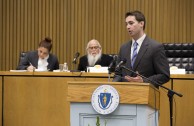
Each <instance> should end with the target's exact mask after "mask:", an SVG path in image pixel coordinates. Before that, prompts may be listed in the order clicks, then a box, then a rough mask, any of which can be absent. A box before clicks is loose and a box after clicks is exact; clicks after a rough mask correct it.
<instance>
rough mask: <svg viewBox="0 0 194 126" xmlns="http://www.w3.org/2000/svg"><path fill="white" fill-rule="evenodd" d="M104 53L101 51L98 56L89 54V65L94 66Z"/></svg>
mask: <svg viewBox="0 0 194 126" xmlns="http://www.w3.org/2000/svg"><path fill="white" fill-rule="evenodd" d="M101 56H102V54H101V53H99V54H97V55H96V56H93V55H90V54H88V64H89V66H94V65H95V63H96V62H97V61H98V60H99V59H100V58H101Z"/></svg>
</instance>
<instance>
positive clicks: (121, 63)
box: [116, 58, 127, 69]
mask: <svg viewBox="0 0 194 126" xmlns="http://www.w3.org/2000/svg"><path fill="white" fill-rule="evenodd" d="M126 62H127V59H126V58H124V59H122V60H121V61H120V62H119V63H118V64H117V66H116V69H118V68H120V66H121V65H123V64H125V63H126Z"/></svg>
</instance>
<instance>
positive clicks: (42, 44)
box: [39, 37, 52, 52]
mask: <svg viewBox="0 0 194 126" xmlns="http://www.w3.org/2000/svg"><path fill="white" fill-rule="evenodd" d="M51 41H52V40H51V38H49V37H46V38H45V39H44V40H42V41H41V42H40V43H39V47H44V48H46V49H48V51H49V52H50V51H51V48H52V43H51Z"/></svg>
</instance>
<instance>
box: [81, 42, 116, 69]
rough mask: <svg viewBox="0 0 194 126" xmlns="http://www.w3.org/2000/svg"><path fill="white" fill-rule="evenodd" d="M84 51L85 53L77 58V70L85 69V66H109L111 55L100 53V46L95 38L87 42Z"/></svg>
mask: <svg viewBox="0 0 194 126" xmlns="http://www.w3.org/2000/svg"><path fill="white" fill-rule="evenodd" d="M86 52H87V55H84V56H82V57H81V58H80V60H79V65H78V70H80V71H86V70H87V67H93V66H95V65H101V66H109V65H110V63H111V62H112V60H113V58H112V57H111V56H109V55H106V54H102V47H101V45H100V43H99V42H98V41H97V40H95V39H92V40H90V41H89V42H88V44H87V47H86Z"/></svg>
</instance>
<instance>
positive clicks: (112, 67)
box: [108, 55, 118, 74]
mask: <svg viewBox="0 0 194 126" xmlns="http://www.w3.org/2000/svg"><path fill="white" fill-rule="evenodd" d="M117 59H118V56H117V55H114V56H113V60H112V62H111V63H110V65H109V66H108V73H109V74H111V72H113V71H114V68H115V64H116V62H117Z"/></svg>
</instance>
